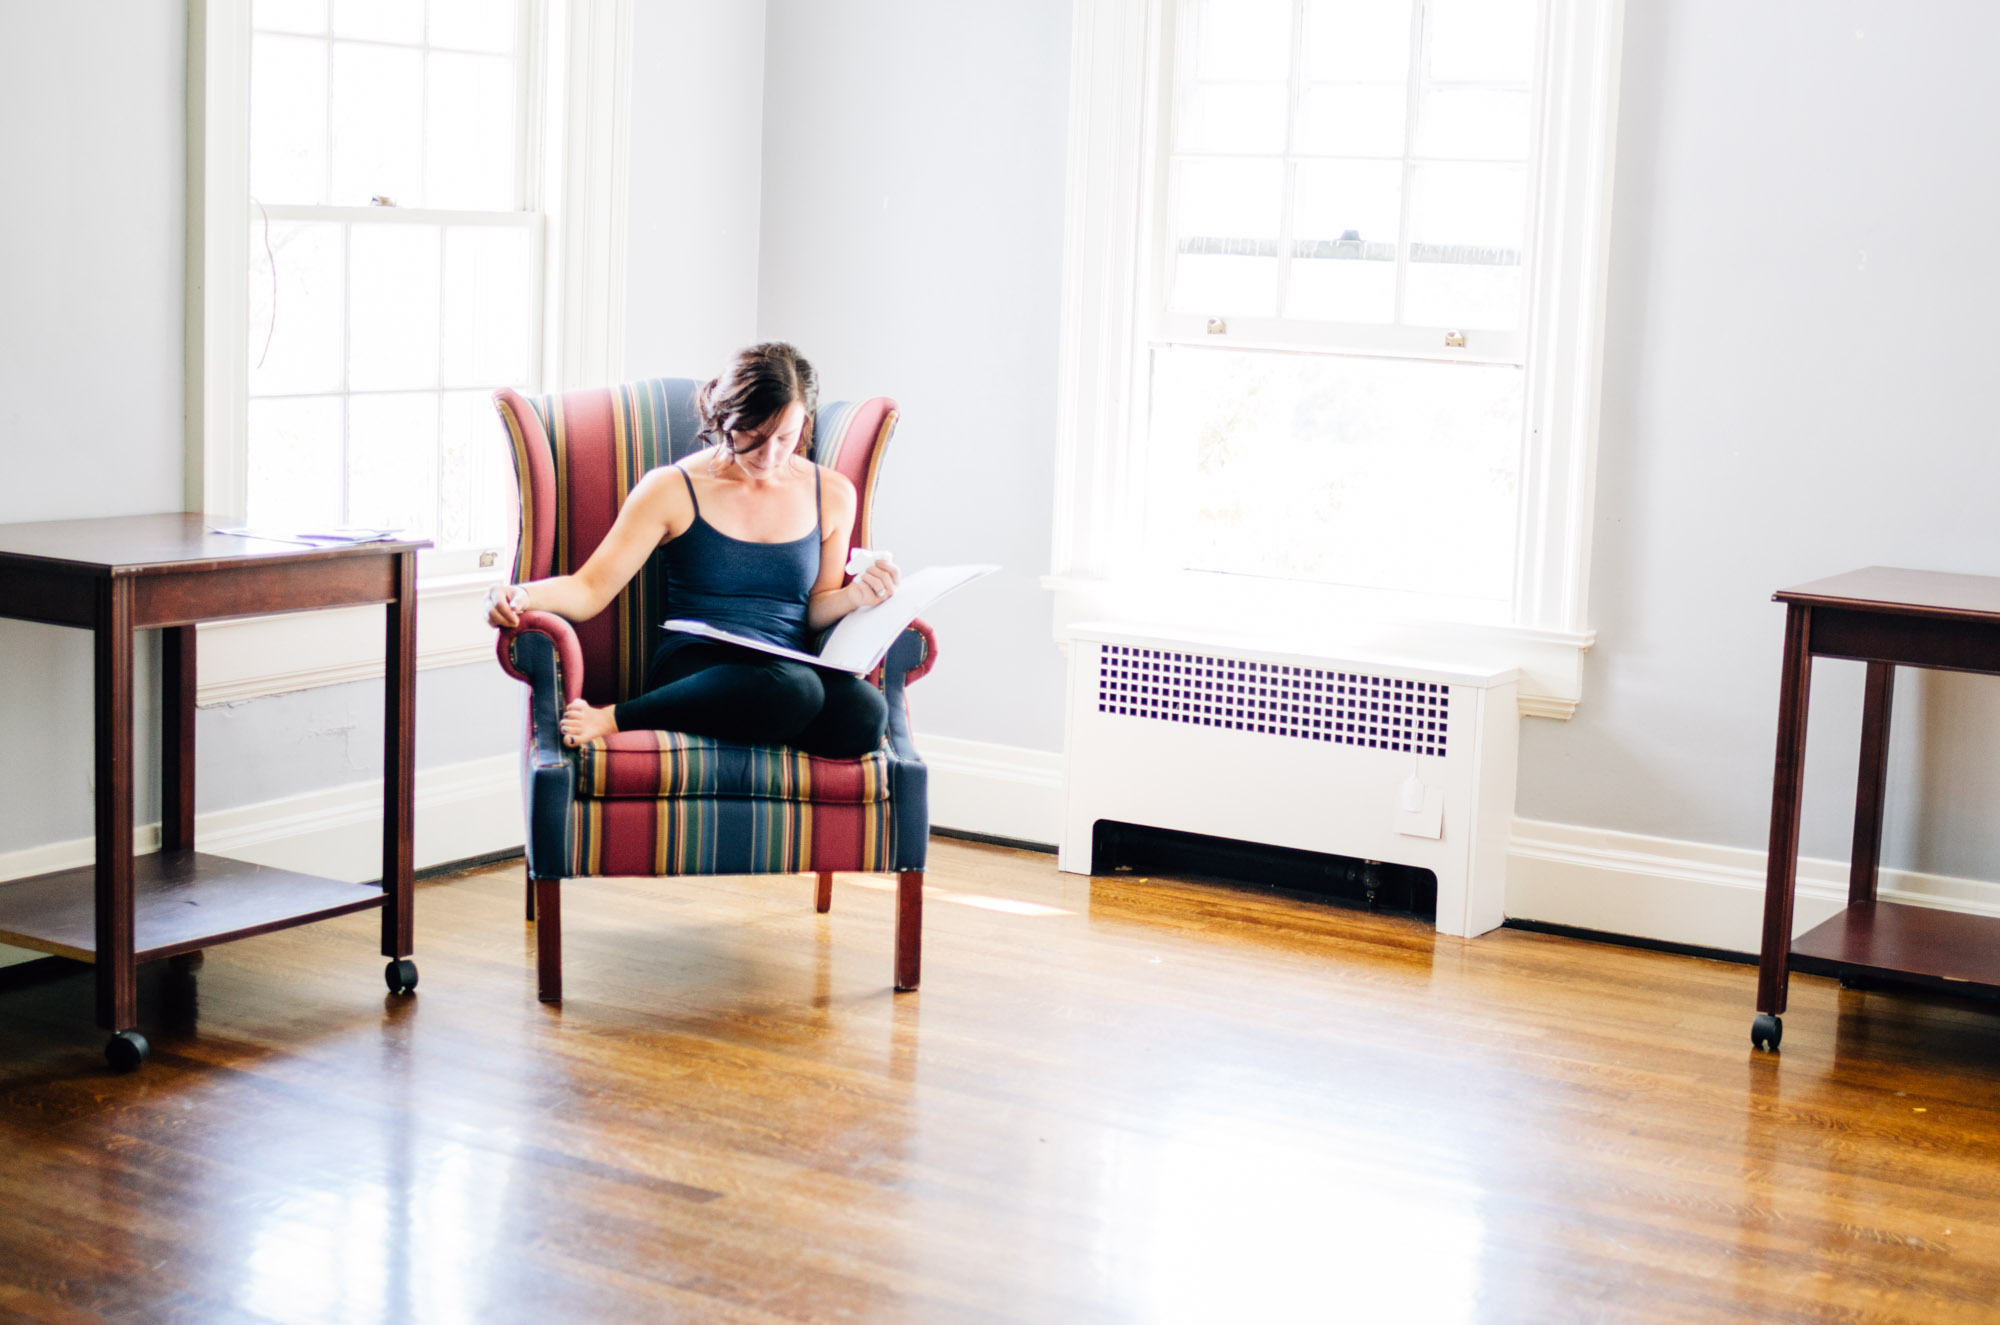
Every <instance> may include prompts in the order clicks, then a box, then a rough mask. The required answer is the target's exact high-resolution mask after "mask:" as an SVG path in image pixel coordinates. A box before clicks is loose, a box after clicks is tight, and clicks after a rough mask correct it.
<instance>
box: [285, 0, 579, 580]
mask: <svg viewBox="0 0 2000 1325" xmlns="http://www.w3.org/2000/svg"><path fill="white" fill-rule="evenodd" d="M537 17H538V7H537V6H535V5H533V4H530V3H517V2H516V0H395V2H393V3H391V2H386V0H376V2H363V0H257V2H256V4H255V5H254V6H253V8H252V11H251V25H252V34H251V53H250V124H249V130H250V147H249V177H250V201H251V215H250V218H249V224H250V234H249V245H248V252H249V264H248V286H247V294H248V327H247V344H248V351H249V377H248V394H249V404H248V415H247V421H246V422H247V428H246V440H247V454H246V479H247V490H246V493H245V497H246V514H247V516H248V519H249V521H250V523H251V524H252V525H253V526H256V527H260V528H271V529H309V528H315V527H320V528H323V527H328V526H335V525H343V524H346V525H363V526H383V527H390V528H397V529H402V530H405V531H407V532H408V533H410V534H411V535H413V536H416V537H422V538H428V539H431V540H432V541H433V542H434V543H435V544H436V545H437V548H438V553H436V554H431V558H432V559H433V560H435V559H440V558H441V559H444V560H463V554H464V553H465V552H467V551H472V552H478V551H486V552H491V551H494V550H495V549H498V548H500V547H501V546H503V545H504V544H505V543H506V542H507V541H508V540H509V539H510V537H511V534H512V531H511V530H510V529H509V528H508V519H509V503H510V499H511V489H512V478H511V475H510V473H509V472H508V470H507V466H506V456H505V454H504V451H503V448H502V447H501V446H500V445H499V442H498V436H497V429H496V425H495V422H494V418H493V409H492V405H491V400H490V398H491V394H492V392H493V389H494V388H496V387H501V386H510V387H514V388H517V389H520V390H525V391H532V390H535V389H536V388H537V387H538V385H539V379H540V362H541V356H540V353H539V350H540V344H539V340H540V317H539V314H540V311H541V308H542V303H543V299H542V284H543V271H544V268H545V263H544V261H543V253H542V248H543V236H544V234H545V231H546V226H545V217H544V216H543V214H542V212H541V211H540V210H538V209H537V208H536V207H535V206H534V205H533V203H534V200H535V194H536V192H537V190H536V187H535V186H536V180H535V178H534V169H533V167H534V155H535V153H534V147H535V144H536V142H537V138H538V135H537V132H536V123H535V118H534V112H535V103H534V89H535V88H536V87H537V86H538V84H539V81H540V80H539V74H540V63H539V62H540V56H541V43H540V41H539V37H540V32H539V29H538V24H537V23H536V22H534V20H535V19H536V18H537ZM453 554H458V555H457V556H454V555H453Z"/></svg>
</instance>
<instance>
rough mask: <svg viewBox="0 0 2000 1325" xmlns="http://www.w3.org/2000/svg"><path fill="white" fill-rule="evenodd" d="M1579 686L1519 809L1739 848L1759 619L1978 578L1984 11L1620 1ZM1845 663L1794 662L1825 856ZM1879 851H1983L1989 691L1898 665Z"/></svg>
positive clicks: (1992, 136) (1994, 464)
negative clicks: (1804, 700)
mask: <svg viewBox="0 0 2000 1325" xmlns="http://www.w3.org/2000/svg"><path fill="white" fill-rule="evenodd" d="M1626 23H1627V40H1626V56H1625V77H1624V99H1623V109H1622V113H1621V115H1620V124H1619V137H1618V154H1619V155H1618V176H1617V196H1616V202H1615V208H1616V213H1615V220H1614V227H1613V236H1614V238H1613V254H1612V262H1613V267H1612V273H1611V286H1610V325H1609V331H1608V336H1607V345H1606V361H1605V377H1604V401H1605V405H1604V431H1603V441H1602V446H1601V451H1600V460H1599V479H1598V490H1597V521H1596V527H1595V534H1594V549H1595V562H1594V568H1593V576H1592V594H1591V617H1592V624H1593V625H1594V626H1596V628H1597V630H1598V632H1599V636H1598V637H1599V643H1598V646H1597V648H1596V649H1595V650H1594V651H1593V652H1592V653H1591V654H1590V656H1589V659H1588V664H1587V669H1586V673H1585V680H1584V697H1583V705H1582V707H1581V708H1580V709H1579V710H1578V712H1577V715H1576V717H1575V718H1574V719H1573V720H1572V721H1570V722H1568V723H1566V724H1559V723H1551V722H1544V721H1539V720H1533V721H1530V722H1528V723H1527V724H1526V728H1527V729H1526V731H1525V732H1524V733H1523V742H1522V755H1521V788H1520V808H1521V812H1522V813H1523V814H1527V815H1531V816H1534V817H1537V818H1544V819H1551V820H1557V821H1563V822H1571V823H1579V824H1589V825H1594V826H1600V827H1611V828H1619V829H1625V830H1629V831H1635V832H1642V833H1652V834H1659V835H1663V836H1669V837H1678V838H1687V839H1693V840H1697V841H1704V842H1714V843H1723V844H1729V845H1735V846H1745V847H1761V846H1762V845H1763V844H1764V841H1765V837H1766V833H1767V830H1768V820H1769V812H1770V811H1769V807H1770V785H1771V764H1772V753H1773V747H1774V734H1775V731H1776V722H1777V717H1776V714H1777V682H1778V650H1779V644H1780V640H1781V637H1782V633H1783V611H1782V609H1781V608H1779V607H1777V606H1776V605H1774V604H1773V603H1771V602H1770V595H1771V591H1772V590H1774V589H1776V588H1779V587H1781V586H1783V585H1787V584H1796V583H1799V582H1801V581H1803V580H1808V579H1814V578H1818V577H1820V576H1822V575H1827V574H1832V573H1835V572H1838V571H1842V570H1847V569H1851V568H1854V567H1858V566H1866V565H1871V564H1883V565H1907V566H1919V567H1926V568H1930V569H1936V570H1951V571H1970V572H1978V573H1985V574H1992V573H1997V572H2000V537H1996V532H1995V524H1994V520H1993V515H1992V509H1993V494H1994V492H1995V491H1996V490H2000V447H1996V446H1995V444H1994V443H1995V436H1994V434H1995V414H1994V409H1993V393H1992V389H1991V383H1992V380H1993V371H1992V367H1991V358H1992V345H1991V343H1990V337H1989V335H1988V328H1987V325H1986V323H1987V322H1988V320H1989V319H1990V316H1991V309H1992V306H1993V303H1994V299H1995V296H1996V294H2000V248H1996V247H1995V245H1994V243H1993V239H1992V235H1993V222H1994V218H1995V215H1996V205H2000V186H1996V184H1995V182H1994V177H1993V172H1992V171H1991V170H1990V169H1989V168H1987V164H1986V163H1990V162H1991V161H1993V160H1994V159H1995V158H1996V155H2000V103H1997V102H1996V97H1995V94H1994V92H1993V82H1992V79H1991V76H1990V72H1989V70H1988V69H1987V64H1988V60H1987V58H1986V56H1985V55H1984V54H1983V52H1988V51H1991V50H1992V49H1994V47H1995V45H1996V43H2000V9H1996V8H1995V7H1994V6H1992V5H1990V4H1987V3H1984V2H1983V0H1951V2H1949V3H1944V2H1940V3H1935V4H1926V5H1905V4H1894V3H1889V2H1888V0H1882V2H1880V3H1861V2H1859V0H1843V3H1839V4H1821V3H1808V2H1807V0H1787V2H1786V3H1778V4H1767V5H1748V6H1746V5H1742V4H1736V3H1731V2H1730V0H1673V2H1672V3H1662V4H1653V3H1644V4H1642V3H1631V4H1628V5H1627V17H1626ZM1861 672H1862V668H1861V665H1860V664H1858V663H1839V662H1823V663H1820V664H1819V665H1818V667H1817V669H1816V675H1815V678H1814V685H1815V704H1814V716H1815V719H1816V720H1815V722H1814V723H1813V726H1812V729H1811V733H1810V745H1809V750H1810V758H1811V767H1810V771H1809V776H1808V783H1807V787H1808V792H1807V807H1806V819H1805V835H1804V847H1805V850H1806V851H1807V852H1808V853H1809V854H1812V855H1818V856H1830V857H1835V858H1844V857H1845V856H1846V854H1847V849H1848V838H1849V835H1850V833H1851V816H1852V800H1851V797H1852V795H1853V788H1854V780H1855V779H1854V770H1853V764H1854V761H1855V757H1856V749H1857V746H1856V742H1857V735H1856V733H1857V730H1858V724H1859V721H1860V699H1859V696H1860V678H1861ZM1897 704H1898V709H1897V712H1898V716H1899V718H1900V719H1901V724H1902V725H1901V727H1900V728H1899V730H1898V732H1897V735H1896V738H1895V742H1894V750H1893V754H1892V758H1893V760H1894V781H1893V782H1892V784H1891V789H1890V794H1889V801H1890V805H1889V812H1890V816H1891V818H1890V830H1889V840H1888V842H1887V844H1886V847H1885V850H1886V858H1887V861H1888V862H1889V863H1891V864H1896V865H1902V866H1906V867H1910V868H1917V869H1924V870H1931V871H1937V872H1943V873H1956V874H1967V875H1972V876H1976V877H1986V878H1992V877H1996V876H2000V816H1995V815H1994V814H1993V813H1992V809H1991V807H1993V806H1995V805H2000V758H1996V756H1995V753H1994V752H1995V750H1996V749H2000V683H1996V682H1995V681H1993V680H1992V679H1989V678H1984V677H1966V676H1953V677H1946V676H1942V675H1936V674H1933V675H1928V676H1926V675H1923V674H1915V675H1912V674H1907V673H1906V675H1905V680H1904V684H1903V686H1902V688H1901V689H1900V691H1899V694H1898V700H1897Z"/></svg>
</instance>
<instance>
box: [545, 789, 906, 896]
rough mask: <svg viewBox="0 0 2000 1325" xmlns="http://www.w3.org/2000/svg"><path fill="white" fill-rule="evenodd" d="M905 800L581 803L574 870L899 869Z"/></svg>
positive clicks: (574, 809) (576, 810) (573, 809)
mask: <svg viewBox="0 0 2000 1325" xmlns="http://www.w3.org/2000/svg"><path fill="white" fill-rule="evenodd" d="M894 815H895V805H894V803H893V802H891V801H886V800H881V801H874V802H871V803H869V804H849V805H839V804H829V803H826V802H821V801H784V800H754V799H750V798H747V797H744V798H733V797H718V796H674V797H668V798H665V799H661V800H577V801H574V802H572V803H571V806H570V859H569V873H570V875H571V876H572V877H574V876H577V875H590V874H598V875H612V876H620V877H623V876H631V875H670V874H804V873H807V872H814V871H819V870H859V871H871V870H888V869H895V868H896V867H897V862H896V861H895V860H894V859H893V844H894V843H895V840H896V837H895V832H894Z"/></svg>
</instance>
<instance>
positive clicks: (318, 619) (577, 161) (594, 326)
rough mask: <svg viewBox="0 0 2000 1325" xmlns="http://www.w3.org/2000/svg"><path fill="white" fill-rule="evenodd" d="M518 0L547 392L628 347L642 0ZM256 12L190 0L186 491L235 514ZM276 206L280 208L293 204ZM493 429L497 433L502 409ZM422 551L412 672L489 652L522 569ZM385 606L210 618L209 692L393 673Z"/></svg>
mask: <svg viewBox="0 0 2000 1325" xmlns="http://www.w3.org/2000/svg"><path fill="white" fill-rule="evenodd" d="M521 4H522V9H523V11H524V12H523V17H522V22H523V25H524V28H525V27H527V26H529V25H546V26H545V27H544V28H543V31H544V34H545V45H544V47H543V58H542V59H540V60H531V61H530V65H531V66H532V68H531V71H530V73H529V76H528V77H527V78H526V79H524V80H523V81H524V83H525V84H526V85H527V89H528V93H529V95H528V96H527V97H524V98H523V102H522V106H521V122H522V124H523V126H524V132H523V134H522V140H521V141H522V146H523V148H524V150H525V151H526V153H527V155H528V160H529V161H530V162H533V163H536V166H535V168H534V169H533V170H532V171H531V172H530V173H531V175H532V176H533V177H534V178H533V179H532V181H531V194H532V196H535V197H536V198H537V199H538V200H539V202H540V203H541V206H540V207H539V208H538V210H540V211H542V212H544V213H545V215H546V218H547V222H546V226H545V227H544V233H543V238H542V244H541V246H540V248H541V251H542V254H543V263H544V281H543V297H542V301H541V303H542V307H541V310H540V314H541V315H540V317H539V319H538V326H537V327H536V337H537V341H538V344H539V345H540V347H541V349H540V358H541V370H542V372H541V376H542V389H543V390H544V391H558V390H564V389H569V388H573V387H582V386H597V385H604V384H607V383H610V382H614V381H616V380H618V377H619V375H620V374H621V373H622V372H623V369H624V357H625V344H624V341H625V270H626V212H627V207H626V190H627V175H628V164H629V158H630V152H629V148H628V143H629V139H630V122H631V114H630V108H631V76H630V69H631V50H632V0H521ZM250 8H251V0H189V4H188V47H187V49H188V70H187V73H188V77H187V88H188V133H187V144H188V152H187V173H188V180H187V199H188V216H187V301H186V302H187V406H186V439H187V440H186V446H187V452H186V454H187V465H186V482H185V488H184V492H183V500H184V505H185V509H187V510H189V511H199V512H205V513H207V514H208V515H209V517H210V518H212V519H216V520H240V519H241V518H242V517H243V514H244V510H245V507H246V505H247V493H248V458H249V445H248V442H249V369H248V361H249V326H248V322H249V220H250V217H251V215H252V207H251V203H250ZM536 103H539V104H540V105H541V107H542V113H541V114H539V115H537V114H535V113H534V106H535V104H536ZM529 125H533V126H535V128H536V132H535V133H534V134H533V135H532V136H530V135H529V134H528V133H526V132H525V126H529ZM267 210H269V211H271V213H272V215H273V216H274V217H275V216H277V215H278V213H279V211H280V210H281V209H276V208H268V209H267ZM315 210H317V209H315ZM357 210H359V211H361V212H364V213H365V212H366V211H367V209H357ZM423 215H424V216H426V217H427V216H429V215H430V214H429V213H424V214H423ZM437 215H440V216H446V215H451V214H447V213H438V214H437ZM364 219H365V218H364ZM406 219H420V218H419V216H418V215H417V214H415V213H411V214H409V215H408V217H407V218H406ZM494 428H495V439H494V444H495V445H496V446H497V445H499V440H498V429H499V423H498V422H497V420H496V422H495V424H494ZM481 562H487V563H490V564H487V565H481V564H480V563H481ZM418 564H419V577H418V599H417V601H418V624H417V666H418V668H419V669H428V668H433V667H451V666H457V665H460V664H463V663H468V662H477V661H480V660H483V659H488V658H490V657H491V656H492V649H493V632H492V629H491V628H490V627H489V626H487V625H486V622H485V614H484V613H483V612H482V611H481V610H480V603H481V601H482V600H483V599H484V598H485V595H486V591H487V589H488V588H489V587H490V586H491V585H493V584H496V583H500V582H501V581H503V580H505V579H506V577H507V575H508V573H509V571H510V570H511V559H510V557H509V556H508V553H507V550H506V549H500V550H498V551H497V553H496V552H495V551H494V550H492V549H488V550H486V551H485V552H484V553H483V554H482V552H481V550H479V549H465V550H444V551H441V552H435V553H433V552H426V553H424V554H422V555H421V556H420V557H419V562H418ZM379 615H380V614H379V612H377V611H376V610H375V609H372V608H344V609H339V610H337V611H331V612H310V613H300V614H296V615H291V616H282V617H254V618H249V619H246V620H240V621H220V622H212V623H208V624H204V625H203V626H202V627H201V629H200V635H201V640H200V650H201V667H200V687H199V692H198V695H197V701H198V702H199V703H201V704H203V705H209V704H217V703H225V702H231V701H236V700H242V699H249V698H255V697H257V696H261V695H274V694H283V693H286V692H288V691H293V690H301V689H306V688H309V687H312V686H320V685H332V684H336V683H339V682H344V681H356V680H364V679H368V678H370V677H378V676H381V675H382V672H383V666H382V663H383V659H382V653H381V639H380V630H379V628H378V627H379V625H380V623H379V621H376V620H375V618H376V617H377V616H379Z"/></svg>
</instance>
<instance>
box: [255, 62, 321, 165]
mask: <svg viewBox="0 0 2000 1325" xmlns="http://www.w3.org/2000/svg"><path fill="white" fill-rule="evenodd" d="M250 196H251V197H253V198H256V199H258V200H259V201H261V202H266V203H278V202H292V203H321V202H325V201H326V43H325V42H323V41H312V40H310V39H305V38H299V37H263V36H259V37H255V38H253V39H252V40H251V43H250Z"/></svg>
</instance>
